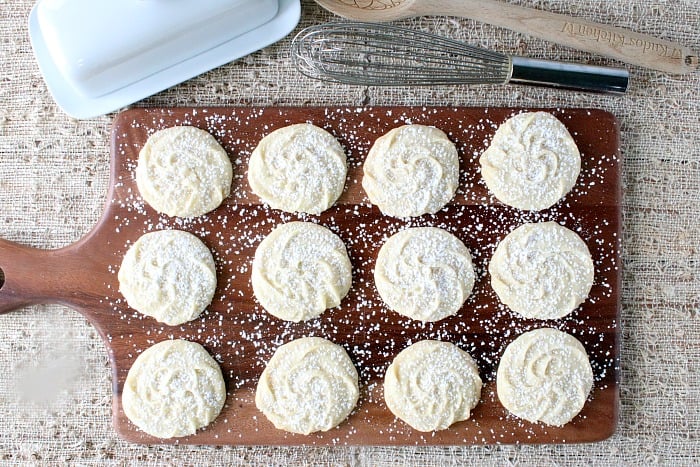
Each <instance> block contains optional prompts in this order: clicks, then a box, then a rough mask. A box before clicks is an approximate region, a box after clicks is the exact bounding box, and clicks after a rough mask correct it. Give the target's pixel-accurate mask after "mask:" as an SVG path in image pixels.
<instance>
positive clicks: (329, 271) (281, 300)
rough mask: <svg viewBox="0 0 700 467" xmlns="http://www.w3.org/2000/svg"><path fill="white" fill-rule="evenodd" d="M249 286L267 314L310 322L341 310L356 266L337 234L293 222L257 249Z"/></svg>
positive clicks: (277, 228)
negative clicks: (340, 307) (332, 311)
mask: <svg viewBox="0 0 700 467" xmlns="http://www.w3.org/2000/svg"><path fill="white" fill-rule="evenodd" d="M251 282H252V285H253V293H254V294H255V297H256V298H257V299H258V301H259V302H260V304H261V305H262V306H263V308H265V310H266V311H267V312H268V313H270V314H271V315H273V316H276V317H278V318H280V319H284V320H287V321H295V322H299V321H306V320H309V319H312V318H315V317H317V316H319V315H320V314H321V313H323V312H324V311H325V310H326V309H328V308H333V307H336V306H338V305H340V301H341V300H342V299H343V297H345V295H347V293H348V291H349V290H350V285H351V284H352V266H351V265H350V258H349V257H348V253H347V250H346V249H345V244H343V241H342V240H341V239H340V238H339V237H338V236H337V235H336V234H334V233H333V232H331V231H330V230H328V229H327V228H325V227H323V226H320V225H317V224H313V223H311V222H289V223H286V224H282V225H279V226H277V227H276V228H275V229H274V230H273V231H272V232H270V234H269V235H268V236H267V237H265V239H264V240H263V241H262V242H261V243H260V245H259V246H258V248H257V249H256V250H255V257H254V258H253V272H252V275H251Z"/></svg>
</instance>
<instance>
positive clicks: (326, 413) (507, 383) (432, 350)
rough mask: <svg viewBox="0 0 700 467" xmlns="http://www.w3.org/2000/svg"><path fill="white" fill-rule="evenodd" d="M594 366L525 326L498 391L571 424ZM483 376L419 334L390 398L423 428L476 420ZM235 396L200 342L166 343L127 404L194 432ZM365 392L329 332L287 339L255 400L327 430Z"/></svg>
mask: <svg viewBox="0 0 700 467" xmlns="http://www.w3.org/2000/svg"><path fill="white" fill-rule="evenodd" d="M592 385H593V371H592V368H591V365H590V362H589V360H588V356H587V355H586V352H585V349H584V348H583V346H582V345H581V343H580V342H579V341H578V340H577V339H576V338H574V337H573V336H571V335H569V334H566V333H564V332H562V331H558V330H556V329H551V328H541V329H536V330H534V331H530V332H527V333H524V334H522V335H521V336H519V337H518V338H517V339H515V340H514V341H513V342H511V343H510V344H509V345H508V346H507V347H506V349H505V351H504V353H503V356H502V358H501V361H500V363H499V366H498V371H497V374H496V388H497V394H498V398H499V400H500V401H501V403H502V404H503V406H504V407H505V408H506V409H507V410H508V411H510V412H511V413H512V414H513V415H515V416H517V417H520V418H523V419H525V420H528V421H530V422H533V423H536V422H543V423H545V424H548V425H553V426H562V425H564V424H566V423H568V422H569V421H571V420H572V419H573V418H574V417H575V416H576V415H577V414H578V413H579V412H580V411H581V409H582V408H583V406H584V404H585V402H586V399H587V397H588V394H589V393H590V391H591V388H592ZM481 389H482V380H481V378H480V376H479V369H478V367H477V365H476V363H475V362H474V360H473V359H472V357H471V356H470V355H469V354H468V353H467V352H465V351H463V350H461V349H460V348H459V347H457V346H456V345H454V344H451V343H448V342H440V341H434V340H424V341H419V342H416V343H414V344H412V345H410V346H409V347H407V348H406V349H404V350H402V351H401V352H400V353H399V354H398V355H397V356H396V357H395V358H394V360H393V362H392V363H391V364H390V365H389V367H388V368H387V370H386V373H385V376H384V400H385V403H386V406H387V407H388V408H389V410H390V411H391V412H392V413H393V414H394V415H395V416H396V417H398V418H399V419H401V420H403V421H404V422H405V423H407V424H408V425H410V426H411V427H413V428H414V429H416V430H418V431H422V432H430V431H438V430H444V429H447V428H449V427H450V426H451V425H452V424H454V423H456V422H460V421H464V420H467V419H469V418H470V415H471V412H472V410H473V409H474V408H475V407H476V406H477V404H478V403H479V400H480V399H481ZM225 399H226V387H225V383H224V380H223V376H222V374H221V370H220V368H219V366H218V364H217V363H216V362H215V361H214V359H213V358H212V357H211V356H210V355H209V354H208V353H207V351H206V350H205V349H204V348H203V347H202V346H201V345H199V344H196V343H194V342H188V341H184V340H170V341H163V342H160V343H158V344H155V345H154V346H152V347H150V348H148V349H146V350H145V351H144V352H143V353H142V354H141V355H139V356H138V357H137V359H136V361H135V362H134V364H133V365H132V367H131V369H130V370H129V374H128V375H127V378H126V382H125V384H124V390H123V395H122V403H123V408H124V412H125V414H126V415H127V417H128V418H129V419H130V420H131V421H132V422H133V423H134V424H135V425H136V426H138V427H139V428H140V429H141V430H143V431H145V432H146V433H148V434H150V435H152V436H156V437H160V438H171V437H180V436H186V435H191V434H194V433H195V432H196V430H198V429H200V428H204V427H206V426H207V425H208V424H209V423H211V422H212V421H213V420H214V419H215V418H216V417H217V416H218V414H219V413H220V411H221V409H222V408H223V405H224V402H225ZM358 399H359V381H358V373H357V370H356V369H355V367H354V365H353V363H352V361H351V359H350V358H349V356H348V354H347V353H346V352H345V350H344V349H343V348H342V347H340V346H339V345H337V344H334V343H333V342H331V341H328V340H326V339H323V338H320V337H306V338H301V339H297V340H294V341H291V342H288V343H286V344H284V345H282V346H280V347H279V348H278V349H277V350H276V352H275V354H274V355H273V356H272V358H271V359H270V361H269V362H268V364H267V366H266V368H265V370H264V371H263V373H262V375H261V376H260V379H259V380H258V384H257V388H256V394H255V404H256V406H257V408H258V409H259V410H260V411H261V412H262V413H263V414H264V415H265V416H266V417H267V419H268V420H270V421H271V422H272V423H273V424H274V425H275V427H276V428H278V429H281V430H285V431H289V432H292V433H299V434H307V435H308V434H311V433H314V432H318V431H328V430H330V429H332V428H334V427H336V426H338V425H339V424H340V423H342V422H343V420H345V419H346V418H347V417H348V416H349V415H350V414H351V412H352V411H353V410H354V408H355V406H356V404H357V402H358Z"/></svg>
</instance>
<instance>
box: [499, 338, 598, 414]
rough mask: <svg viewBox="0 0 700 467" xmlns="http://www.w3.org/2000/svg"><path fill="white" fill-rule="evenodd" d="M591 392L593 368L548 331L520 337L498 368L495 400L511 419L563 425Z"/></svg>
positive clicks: (582, 353) (580, 351)
mask: <svg viewBox="0 0 700 467" xmlns="http://www.w3.org/2000/svg"><path fill="white" fill-rule="evenodd" d="M592 387H593V369H592V368H591V364H590V362H589V360H588V355H587V354H586V350H585V349H584V347H583V345H581V343H580V342H579V341H578V340H577V339H576V338H575V337H573V336H571V335H569V334H567V333H565V332H562V331H559V330H556V329H550V328H542V329H536V330H534V331H530V332H526V333H525V334H522V335H521V336H519V337H518V338H517V339H515V340H514V341H513V342H511V343H510V344H509V345H508V347H506V350H505V352H504V353H503V357H502V358H501V361H500V363H499V365H498V371H497V373H496V390H497V392H498V399H499V400H500V401H501V403H502V404H503V406H504V407H505V408H506V409H508V411H510V412H511V413H512V414H513V415H515V416H517V417H520V418H524V419H525V420H528V421H530V422H533V423H536V422H544V423H546V424H547V425H553V426H562V425H565V424H567V423H568V422H570V421H571V420H572V419H573V418H574V417H575V416H576V415H578V413H579V412H581V409H583V406H584V404H585V402H586V399H587V398H588V394H589V393H590V392H591V389H592Z"/></svg>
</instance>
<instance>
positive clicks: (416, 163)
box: [362, 125, 459, 217]
mask: <svg viewBox="0 0 700 467" xmlns="http://www.w3.org/2000/svg"><path fill="white" fill-rule="evenodd" d="M363 171H364V176H363V178H362V187H363V188H364V190H365V192H366V193H367V196H368V197H369V199H370V201H371V202H372V203H373V204H376V205H377V206H378V207H379V209H380V210H381V211H382V213H383V214H385V215H389V216H395V217H412V216H420V215H423V214H428V213H435V212H437V211H439V210H440V209H442V208H443V207H445V205H446V204H447V203H448V202H449V201H450V200H451V199H452V198H453V197H454V195H455V192H456V191H457V184H458V183H459V156H458V154H457V148H456V147H455V145H454V143H452V141H450V140H449V139H448V138H447V135H446V134H445V133H444V132H442V131H441V130H439V129H437V128H434V127H430V126H424V125H404V126H400V127H398V128H394V129H393V130H391V131H389V132H388V133H386V134H385V135H384V136H381V137H379V138H377V140H376V141H375V142H374V145H373V146H372V148H371V149H370V151H369V154H368V155H367V159H366V160H365V163H364V166H363Z"/></svg>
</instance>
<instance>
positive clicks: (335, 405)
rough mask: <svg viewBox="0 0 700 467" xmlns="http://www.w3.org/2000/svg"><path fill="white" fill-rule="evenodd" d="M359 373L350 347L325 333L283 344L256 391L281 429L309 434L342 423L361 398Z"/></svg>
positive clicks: (264, 410) (263, 407)
mask: <svg viewBox="0 0 700 467" xmlns="http://www.w3.org/2000/svg"><path fill="white" fill-rule="evenodd" d="M359 394H360V392H359V387H358V375H357V370H356V369H355V366H354V365H353V363H352V361H351V360H350V357H348V354H347V353H346V352H345V350H344V349H343V348H342V347H340V346H339V345H336V344H334V343H333V342H331V341H328V340H326V339H322V338H320V337H305V338H302V339H297V340H294V341H292V342H289V343H287V344H284V345H283V346H281V347H280V348H279V349H277V351H276V352H275V354H274V355H273V356H272V358H271V359H270V361H269V362H268V364H267V366H266V367H265V370H264V371H263V373H262V375H261V376H260V380H259V381H258V386H257V389H256V391H255V405H256V406H257V407H258V409H259V410H260V411H261V412H262V413H263V414H265V416H266V417H267V418H268V420H270V421H271V422H272V423H273V424H274V425H275V427H277V428H278V429H280V430H285V431H290V432H292V433H300V434H305V435H308V434H309V433H314V432H316V431H328V430H330V429H331V428H333V427H335V426H337V425H338V424H340V423H341V422H342V421H343V420H345V419H346V418H347V416H348V415H349V414H350V412H351V411H352V410H353V409H354V408H355V405H356V404H357V400H358V398H359Z"/></svg>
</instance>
